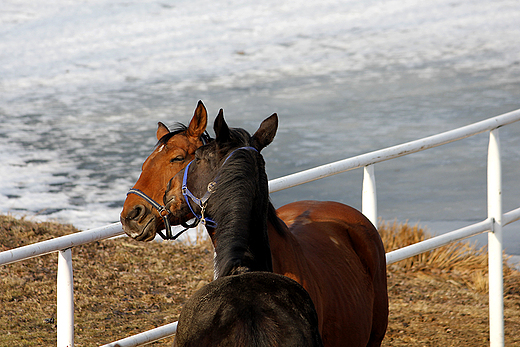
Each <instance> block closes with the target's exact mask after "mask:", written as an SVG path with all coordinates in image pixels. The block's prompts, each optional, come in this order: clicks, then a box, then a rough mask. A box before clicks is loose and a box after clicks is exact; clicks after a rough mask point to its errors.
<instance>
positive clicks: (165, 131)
mask: <svg viewBox="0 0 520 347" xmlns="http://www.w3.org/2000/svg"><path fill="white" fill-rule="evenodd" d="M157 125H158V127H157V140H160V139H162V138H163V136H164V135H166V134H169V133H170V130H169V129H168V127H167V126H166V125H164V124H163V123H161V122H159V123H158V124H157Z"/></svg>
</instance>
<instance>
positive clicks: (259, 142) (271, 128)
mask: <svg viewBox="0 0 520 347" xmlns="http://www.w3.org/2000/svg"><path fill="white" fill-rule="evenodd" d="M277 129H278V115H277V114H276V113H273V114H272V115H271V116H270V117H268V118H266V119H265V120H264V121H263V122H262V124H260V127H259V128H258V130H257V131H256V132H255V134H254V135H253V146H254V147H255V148H256V149H257V150H258V151H261V150H262V149H263V148H265V147H267V146H268V145H269V144H270V143H271V142H273V140H274V136H275V135H276V130H277Z"/></svg>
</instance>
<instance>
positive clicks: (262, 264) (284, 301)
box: [165, 112, 322, 347]
mask: <svg viewBox="0 0 520 347" xmlns="http://www.w3.org/2000/svg"><path fill="white" fill-rule="evenodd" d="M277 123H278V119H277V117H276V115H273V116H271V117H270V118H268V119H266V120H265V121H264V122H262V125H261V126H260V128H259V130H258V131H257V132H256V133H255V134H254V135H253V137H250V135H249V134H247V133H246V132H245V131H239V130H235V131H234V132H230V131H229V128H228V127H227V124H226V123H225V122H224V119H223V115H222V112H221V113H220V114H219V116H218V117H217V119H216V121H215V133H216V134H217V138H216V140H215V141H214V142H213V143H211V144H209V145H207V146H204V147H202V148H200V149H198V150H197V151H196V153H195V160H194V162H193V163H190V164H189V165H188V166H187V167H186V168H185V169H184V172H181V173H179V174H178V175H176V176H175V177H174V178H173V179H172V182H170V184H168V186H169V188H170V189H169V190H168V192H167V194H166V195H165V203H166V206H167V208H168V209H169V210H170V211H171V212H172V214H173V216H177V217H178V218H181V219H182V218H183V216H185V215H189V214H190V213H189V212H190V211H191V212H193V214H195V215H196V216H198V212H196V211H195V210H194V208H195V209H197V208H200V217H199V218H201V219H202V220H203V221H206V219H205V217H204V215H205V213H207V215H208V216H211V221H212V223H214V224H213V229H214V230H213V232H212V233H211V237H212V240H213V243H214V245H215V250H216V253H217V257H216V259H215V266H216V269H217V273H218V275H219V276H218V278H217V279H216V280H215V281H214V282H212V283H210V284H208V285H207V286H205V287H204V288H202V289H201V290H200V291H199V292H197V293H196V294H195V295H194V296H193V297H192V298H190V300H189V301H188V303H187V304H186V305H185V306H184V307H183V309H182V311H181V315H180V317H179V323H178V327H177V334H176V339H175V344H174V345H176V346H186V347H187V346H244V347H245V346H266V347H268V346H273V347H274V346H280V347H281V346H295V347H296V346H317V347H318V346H322V340H321V337H320V333H319V328H318V317H317V313H316V310H315V307H314V304H313V301H312V299H311V298H310V297H309V294H308V293H307V292H306V291H305V289H304V288H303V287H302V286H301V285H300V284H298V283H297V282H295V281H293V280H292V279H290V278H287V277H285V276H281V275H277V274H273V273H271V272H263V271H272V257H271V250H270V246H269V240H268V221H267V218H268V213H269V211H270V209H272V205H271V204H270V202H269V193H268V190H267V175H266V174H265V168H264V161H263V158H262V156H261V155H260V153H259V152H260V151H261V150H262V149H263V148H264V147H265V146H267V145H268V144H269V143H270V142H271V141H272V139H273V138H274V134H275V132H276V128H277ZM240 139H244V140H245V139H249V140H250V141H248V143H247V146H244V147H240V146H239V147H236V146H233V145H235V144H236V143H237V142H239V140H240ZM228 159H229V160H228ZM192 164H193V165H192ZM181 174H182V175H181ZM188 176H189V178H188ZM180 177H182V181H181V180H180ZM181 182H182V184H181ZM180 184H181V185H180ZM179 187H181V189H180V190H179ZM205 187H207V188H205ZM171 191H174V192H175V194H169V193H170V192H171ZM179 193H182V195H184V197H185V200H179V197H181V195H180V194H179ZM203 195H204V196H210V198H209V199H200V198H198V197H197V196H203ZM189 199H191V200H192V201H193V203H194V204H195V205H196V206H189V205H188V204H189V202H188V200H189ZM183 202H184V203H183ZM172 206H175V207H176V208H175V209H174V210H172ZM206 208H207V210H206Z"/></svg>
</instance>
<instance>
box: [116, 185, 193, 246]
mask: <svg viewBox="0 0 520 347" xmlns="http://www.w3.org/2000/svg"><path fill="white" fill-rule="evenodd" d="M130 194H135V195H137V196H139V197H141V198H143V199H144V200H146V201H147V202H148V203H149V204H150V205H152V206H153V208H155V209H156V210H157V212H159V215H160V216H161V217H162V219H163V221H164V230H165V231H166V235H164V234H163V233H162V232H161V231H160V230H158V231H157V234H159V236H161V237H162V239H163V240H175V239H177V238H178V237H179V236H181V234H182V233H184V232H185V231H186V230H188V229H190V228H194V227H195V226H196V225H197V224H198V221H196V223H195V224H193V225H187V224H182V226H183V227H184V230H182V231H180V232H178V233H177V234H175V235H173V236H172V228H171V225H170V221H169V220H168V215H169V214H170V211H169V210H168V209H167V208H166V207H165V206H163V205H161V204H159V203H157V202H156V201H155V200H153V199H152V198H151V197H149V196H148V195H146V194H145V193H143V192H142V191H140V190H139V189H135V188H132V189H130V190H129V191H128V193H126V195H127V196H128V195H130Z"/></svg>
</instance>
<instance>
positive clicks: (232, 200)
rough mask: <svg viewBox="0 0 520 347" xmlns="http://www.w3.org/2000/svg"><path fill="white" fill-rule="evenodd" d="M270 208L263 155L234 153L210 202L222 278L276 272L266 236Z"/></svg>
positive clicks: (223, 169)
mask: <svg viewBox="0 0 520 347" xmlns="http://www.w3.org/2000/svg"><path fill="white" fill-rule="evenodd" d="M251 157H253V158H251ZM252 159H254V160H252ZM269 205H270V202H269V192H268V187H267V175H266V174H265V164H264V160H263V158H262V156H261V155H260V154H259V153H257V152H255V151H249V150H241V151H238V152H236V153H234V154H233V158H232V160H229V161H228V162H227V163H226V164H225V165H224V166H223V167H222V168H221V170H220V172H219V178H218V184H217V188H216V190H215V193H214V194H213V195H212V196H211V198H210V199H209V201H208V214H209V215H210V216H211V217H212V219H213V220H215V222H216V223H217V227H216V230H215V231H214V234H213V243H214V245H215V250H216V253H217V257H216V259H215V268H216V270H217V275H218V276H219V277H222V276H228V275H236V274H240V273H244V272H250V271H269V272H272V271H273V266H272V260H271V249H270V247H269V239H268V236H267V212H268V207H269Z"/></svg>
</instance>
